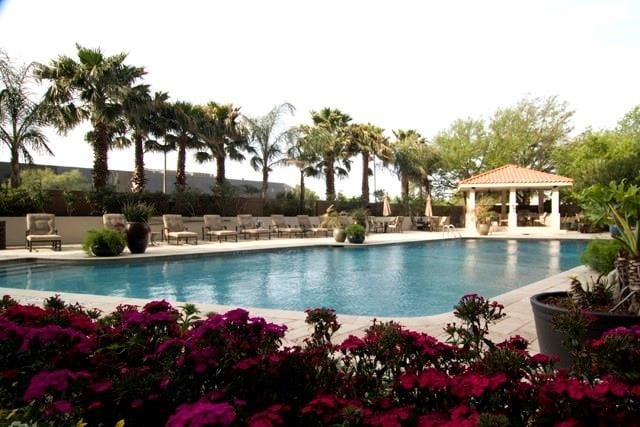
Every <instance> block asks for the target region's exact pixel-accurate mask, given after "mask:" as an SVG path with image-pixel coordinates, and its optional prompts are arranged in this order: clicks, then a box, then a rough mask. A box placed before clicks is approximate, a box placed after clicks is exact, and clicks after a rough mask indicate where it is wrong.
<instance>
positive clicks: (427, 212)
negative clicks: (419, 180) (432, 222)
mask: <svg viewBox="0 0 640 427" xmlns="http://www.w3.org/2000/svg"><path fill="white" fill-rule="evenodd" d="M424 216H433V207H432V206H431V194H427V205H426V206H425V207H424Z"/></svg>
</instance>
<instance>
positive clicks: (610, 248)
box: [580, 239, 622, 274]
mask: <svg viewBox="0 0 640 427" xmlns="http://www.w3.org/2000/svg"><path fill="white" fill-rule="evenodd" d="M621 247H622V246H621V245H620V243H619V242H618V241H616V240H605V239H594V240H591V241H589V244H588V245H587V247H586V248H585V250H584V251H583V252H582V254H581V255H580V261H582V262H583V263H584V264H587V265H588V266H589V267H591V268H593V269H594V270H596V271H598V272H600V273H603V274H607V273H608V272H610V271H611V270H613V268H614V265H613V263H614V261H615V260H616V256H617V254H618V251H620V249H621Z"/></svg>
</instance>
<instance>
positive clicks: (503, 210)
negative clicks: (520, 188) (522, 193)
mask: <svg viewBox="0 0 640 427" xmlns="http://www.w3.org/2000/svg"><path fill="white" fill-rule="evenodd" d="M506 218H507V192H506V191H505V190H502V191H501V192H500V221H499V222H498V224H499V225H502V220H503V219H506Z"/></svg>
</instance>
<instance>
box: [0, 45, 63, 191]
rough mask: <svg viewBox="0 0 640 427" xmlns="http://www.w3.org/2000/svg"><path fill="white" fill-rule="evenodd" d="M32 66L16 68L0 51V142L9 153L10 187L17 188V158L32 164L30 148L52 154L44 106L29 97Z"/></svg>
mask: <svg viewBox="0 0 640 427" xmlns="http://www.w3.org/2000/svg"><path fill="white" fill-rule="evenodd" d="M32 66H33V64H27V65H21V66H18V67H15V66H14V65H13V64H12V63H11V60H10V58H9V56H8V55H7V54H6V53H5V52H3V51H1V50H0V85H1V86H0V142H2V143H3V144H4V145H6V146H7V148H8V149H9V152H10V165H11V175H10V185H11V187H12V188H17V187H18V186H20V157H21V156H22V157H23V158H24V159H25V160H26V162H28V163H33V158H32V157H31V153H30V152H29V149H32V150H35V151H37V152H40V153H42V152H44V153H47V154H53V152H52V151H51V149H50V148H49V146H48V145H47V137H46V136H45V135H44V133H43V132H42V129H41V127H42V126H43V125H45V124H46V120H45V116H44V114H43V106H42V104H40V103H37V102H34V101H32V100H31V98H30V97H31V93H30V92H29V89H28V84H29V82H30V81H31V79H32V75H31V69H32Z"/></svg>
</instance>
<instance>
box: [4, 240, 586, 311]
mask: <svg viewBox="0 0 640 427" xmlns="http://www.w3.org/2000/svg"><path fill="white" fill-rule="evenodd" d="M585 244H586V243H585V242H581V241H559V240H539V241H535V240H475V239H468V240H445V241H434V242H424V243H408V244H399V245H385V246H366V247H345V248H340V247H337V248H331V247H317V248H300V249H288V250H274V251H268V252H256V253H249V252H244V253H234V254H224V255H220V254H217V255H211V256H206V257H204V256H203V257H195V258H189V259H174V260H162V261H146V262H139V261H138V262H122V263H110V264H106V265H105V264H101V265H97V264H96V263H91V264H86V265H84V264H79V265H78V264H74V265H60V264H37V265H31V266H29V265H26V266H24V267H21V268H15V267H13V268H9V267H3V266H2V265H0V287H9V288H21V289H36V290H43V291H51V292H78V293H90V294H98V295H112V296H123V297H134V298H147V299H162V298H165V299H169V300H174V301H187V302H201V303H216V304H224V305H231V306H243V307H263V308H277V309H286V310H305V309H307V308H312V307H321V306H325V307H332V308H335V309H336V310H337V312H338V313H343V314H360V315H377V316H422V315H430V314H438V313H443V312H447V311H451V309H452V307H453V305H454V304H455V303H457V302H458V300H459V299H460V297H461V296H462V295H465V294H468V293H478V294H480V295H483V296H484V297H487V298H490V297H494V296H496V295H499V294H502V293H504V292H507V291H510V290H512V289H516V288H518V287H520V286H523V285H526V284H529V283H532V282H535V281H537V280H540V279H543V278H545V277H548V276H551V275H553V274H557V273H560V272H562V271H564V270H568V269H570V268H572V267H575V266H577V265H580V260H579V255H580V252H581V251H582V250H583V248H584V247H585Z"/></svg>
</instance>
